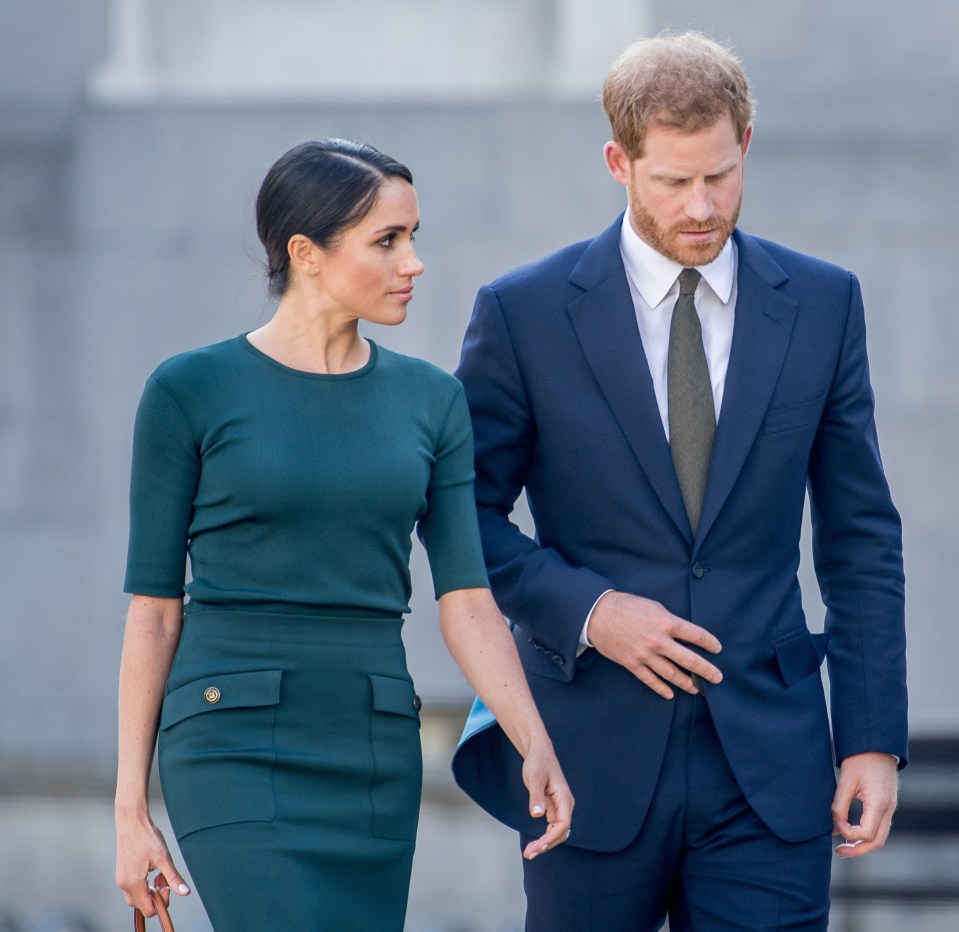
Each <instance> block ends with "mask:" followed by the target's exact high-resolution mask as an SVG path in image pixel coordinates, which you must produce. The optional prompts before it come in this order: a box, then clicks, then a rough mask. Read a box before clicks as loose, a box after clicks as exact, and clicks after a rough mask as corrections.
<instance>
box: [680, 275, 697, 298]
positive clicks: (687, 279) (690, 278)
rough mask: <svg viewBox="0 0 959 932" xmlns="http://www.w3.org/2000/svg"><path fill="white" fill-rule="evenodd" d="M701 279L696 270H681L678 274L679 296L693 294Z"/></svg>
mask: <svg viewBox="0 0 959 932" xmlns="http://www.w3.org/2000/svg"><path fill="white" fill-rule="evenodd" d="M702 277H703V276H702V274H701V273H700V272H699V270H698V269H683V270H682V272H680V273H679V293H680V294H681V295H683V294H685V295H691V294H695V293H696V286H697V285H698V284H699V280H700V279H701V278H702Z"/></svg>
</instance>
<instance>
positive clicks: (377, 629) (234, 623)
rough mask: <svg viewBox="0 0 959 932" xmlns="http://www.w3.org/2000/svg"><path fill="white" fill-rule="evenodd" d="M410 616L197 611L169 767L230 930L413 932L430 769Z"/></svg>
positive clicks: (203, 877)
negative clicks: (419, 830)
mask: <svg viewBox="0 0 959 932" xmlns="http://www.w3.org/2000/svg"><path fill="white" fill-rule="evenodd" d="M401 626H402V619H401V618H398V617H390V618H384V617H378V618H372V617H371V618H361V617H342V616H332V615H299V614H278V613H251V612H243V611H193V612H188V613H187V615H186V620H185V622H184V627H183V633H182V636H181V639H180V645H179V648H178V650H177V655H176V658H175V660H174V664H173V669H172V670H171V673H170V679H169V682H168V684H167V691H166V696H165V698H164V702H163V710H162V715H161V721H160V735H159V769H160V780H161V785H162V787H163V796H164V801H165V803H166V807H167V811H168V814H169V816H170V821H171V823H172V825H173V829H174V832H175V834H176V837H177V840H178V842H179V844H180V850H181V852H182V853H183V857H184V859H185V860H186V863H187V867H188V868H189V870H190V874H191V875H192V878H193V882H194V885H195V886H196V890H197V893H198V894H199V896H200V898H201V899H202V901H203V904H204V906H205V908H206V910H207V914H208V915H209V917H210V921H211V923H212V924H213V928H214V929H215V930H216V932H256V930H264V932H265V930H271V932H273V930H276V929H283V930H298V929H303V930H311V932H322V930H331V932H332V930H337V932H354V930H355V932H389V930H397V932H400V930H402V928H403V922H404V917H405V914H406V904H407V898H408V894H409V880H410V870H411V866H412V859H413V848H414V843H415V840H416V825H417V819H418V816H419V805H420V790H421V784H422V769H423V768H422V756H421V751H420V739H419V705H420V703H419V699H418V697H417V696H416V695H415V692H414V689H413V683H412V680H411V679H410V675H409V673H408V672H407V669H406V654H405V651H404V649H403V642H402V640H401V637H400V628H401Z"/></svg>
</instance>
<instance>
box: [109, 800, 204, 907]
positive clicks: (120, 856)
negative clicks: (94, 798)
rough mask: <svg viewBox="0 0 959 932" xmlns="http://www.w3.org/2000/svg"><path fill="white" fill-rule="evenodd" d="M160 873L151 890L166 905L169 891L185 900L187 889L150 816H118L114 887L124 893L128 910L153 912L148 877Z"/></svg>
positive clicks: (188, 889)
mask: <svg viewBox="0 0 959 932" xmlns="http://www.w3.org/2000/svg"><path fill="white" fill-rule="evenodd" d="M152 871H159V872H160V873H158V874H157V875H156V877H155V878H154V883H153V886H154V887H155V888H156V890H157V891H158V892H159V893H160V894H161V896H162V897H163V900H164V902H165V903H169V902H170V890H171V889H172V890H173V891H174V892H176V893H177V894H178V895H180V896H187V895H188V894H189V892H190V888H189V887H188V886H187V885H186V882H185V881H184V880H183V878H182V877H181V876H180V872H179V871H178V870H177V869H176V866H175V865H174V864H173V858H172V857H171V856H170V849H169V848H168V847H167V844H166V841H164V839H163V835H162V833H161V832H160V830H159V829H158V828H157V827H156V825H154V824H153V820H152V819H151V818H150V816H149V813H144V814H143V815H140V816H127V815H121V814H119V813H118V814H117V870H116V881H117V886H118V887H119V888H120V889H121V890H122V891H123V895H124V896H125V897H126V901H127V904H128V905H129V906H136V907H137V908H138V909H139V910H140V911H141V912H142V913H143V915H144V916H147V917H149V916H152V915H154V913H155V912H156V910H155V909H154V907H153V900H152V898H151V897H150V889H149V886H148V882H147V877H148V875H149V874H150V873H151V872H152Z"/></svg>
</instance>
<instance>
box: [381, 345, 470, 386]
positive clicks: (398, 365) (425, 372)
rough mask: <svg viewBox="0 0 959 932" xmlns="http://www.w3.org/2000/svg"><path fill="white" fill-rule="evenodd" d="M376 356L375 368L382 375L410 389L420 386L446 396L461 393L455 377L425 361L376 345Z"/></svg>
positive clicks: (459, 384) (458, 382)
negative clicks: (406, 385)
mask: <svg viewBox="0 0 959 932" xmlns="http://www.w3.org/2000/svg"><path fill="white" fill-rule="evenodd" d="M376 354H377V367H378V368H380V369H381V370H382V372H383V373H384V375H386V376H389V377H391V378H395V379H397V380H400V381H403V382H404V383H406V384H408V385H409V386H410V387H413V386H420V387H422V388H424V389H426V390H428V391H433V392H436V393H439V394H444V395H447V396H449V395H454V394H457V393H458V392H460V391H462V388H463V386H462V384H461V383H460V381H459V379H457V378H456V376H454V375H451V374H450V373H449V372H447V371H446V370H445V369H441V368H440V367H439V366H437V365H436V364H435V363H432V362H429V361H427V360H426V359H421V358H420V357H418V356H407V355H405V354H403V353H397V352H396V351H395V350H389V349H386V348H385V347H383V346H380V345H378V344H377V346H376Z"/></svg>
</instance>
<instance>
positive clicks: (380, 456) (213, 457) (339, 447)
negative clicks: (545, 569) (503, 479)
mask: <svg viewBox="0 0 959 932" xmlns="http://www.w3.org/2000/svg"><path fill="white" fill-rule="evenodd" d="M414 528H415V529H416V530H417V531H418V533H419V536H420V538H421V539H422V541H423V543H424V545H425V547H426V551H427V554H428V557H429V562H430V569H431V571H432V575H433V586H434V591H435V594H436V597H437V598H439V596H440V595H442V594H443V593H445V592H449V591H452V590H455V589H465V588H472V587H486V586H488V582H487V578H486V571H485V568H484V564H483V556H482V548H481V545H480V539H479V531H478V527H477V519H476V509H475V505H474V501H473V438H472V432H471V429H470V420H469V412H468V410H467V407H466V401H465V398H464V395H463V389H462V386H461V385H460V384H459V382H458V381H457V380H456V379H455V378H453V376H451V375H449V374H447V373H445V372H443V371H442V370H441V369H438V368H437V367H435V366H433V365H431V364H430V363H427V362H424V361H422V360H419V359H413V358H410V357H408V356H402V355H399V354H398V353H393V352H390V351H389V350H386V349H383V348H382V347H378V346H376V345H375V344H373V343H371V352H370V359H369V362H368V363H367V364H366V365H365V366H363V368H362V369H358V370H357V371H355V372H349V373H346V374H343V375H321V374H315V373H310V372H303V371H300V370H298V369H291V368H289V367H287V366H284V365H282V364H281V363H279V362H277V361H276V360H274V359H272V358H271V357H269V356H267V355H265V354H264V353H262V352H260V351H259V350H257V349H256V348H255V347H254V346H253V345H252V344H251V343H250V342H249V341H248V340H247V339H246V336H245V335H241V336H239V337H235V338H234V339H231V340H226V341H225V342H222V343H217V344H214V345H213V346H208V347H204V348H202V349H197V350H193V351H191V352H188V353H184V354H182V355H179V356H174V357H173V358H172V359H169V360H167V361H166V362H164V363H162V364H161V365H160V366H159V367H158V368H157V370H156V371H155V372H154V373H153V375H152V376H150V378H149V380H148V381H147V384H146V388H145V389H144V392H143V396H142V398H141V400H140V405H139V409H138V411H137V416H136V424H135V427H134V439H133V469H132V479H131V488H130V543H129V552H128V557H127V573H126V581H125V584H124V589H125V591H127V592H131V593H137V594H140V595H150V596H158V597H162V598H179V597H182V596H183V594H184V591H185V592H186V594H187V595H188V596H189V598H190V601H191V603H192V604H191V609H192V610H197V609H200V610H202V609H203V608H235V609H245V610H262V611H284V612H341V613H343V614H350V613H356V612H360V613H363V614H366V613H374V614H378V613H386V614H390V615H398V614H402V613H404V612H407V611H409V598H410V573H409V558H410V550H411V545H412V544H411V534H412V532H413V530H414ZM187 555H189V561H190V576H191V577H192V578H191V579H190V581H189V582H187V583H186V585H185V586H184V574H185V568H186V558H187Z"/></svg>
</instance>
